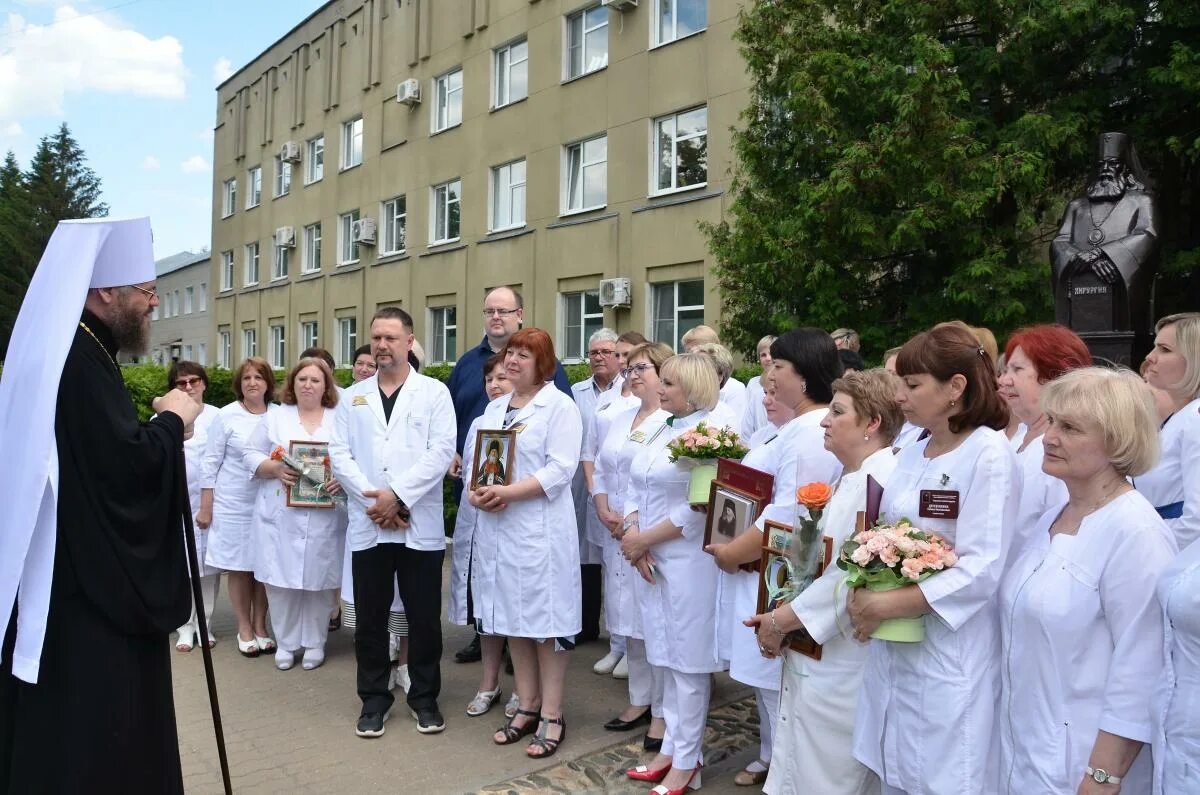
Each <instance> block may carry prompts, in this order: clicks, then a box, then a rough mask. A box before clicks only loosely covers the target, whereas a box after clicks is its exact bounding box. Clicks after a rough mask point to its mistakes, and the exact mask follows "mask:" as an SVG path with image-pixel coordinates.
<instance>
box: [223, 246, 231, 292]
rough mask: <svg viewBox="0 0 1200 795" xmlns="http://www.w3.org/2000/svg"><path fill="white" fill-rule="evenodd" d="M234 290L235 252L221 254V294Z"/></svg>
mask: <svg viewBox="0 0 1200 795" xmlns="http://www.w3.org/2000/svg"><path fill="white" fill-rule="evenodd" d="M232 289H233V250H232V249H230V250H229V251H222V252H221V292H225V291H226V290H232Z"/></svg>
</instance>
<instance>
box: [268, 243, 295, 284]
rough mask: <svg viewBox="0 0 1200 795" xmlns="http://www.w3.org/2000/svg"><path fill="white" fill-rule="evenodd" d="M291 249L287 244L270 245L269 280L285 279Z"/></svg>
mask: <svg viewBox="0 0 1200 795" xmlns="http://www.w3.org/2000/svg"><path fill="white" fill-rule="evenodd" d="M290 258H291V249H289V248H288V247H287V246H271V280H272V281H274V280H275V279H286V278H287V275H288V260H289V259H290Z"/></svg>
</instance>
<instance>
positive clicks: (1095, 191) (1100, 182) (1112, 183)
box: [1087, 177, 1125, 199]
mask: <svg viewBox="0 0 1200 795" xmlns="http://www.w3.org/2000/svg"><path fill="white" fill-rule="evenodd" d="M1087 195H1088V198H1089V199H1119V198H1121V197H1122V196H1124V195H1125V183H1124V182H1123V181H1122V180H1121V179H1120V178H1119V177H1097V178H1096V179H1095V181H1094V182H1092V184H1091V185H1088V188H1087Z"/></svg>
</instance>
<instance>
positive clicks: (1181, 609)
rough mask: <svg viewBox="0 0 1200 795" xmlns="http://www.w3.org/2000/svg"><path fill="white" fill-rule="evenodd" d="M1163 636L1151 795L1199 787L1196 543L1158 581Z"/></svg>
mask: <svg viewBox="0 0 1200 795" xmlns="http://www.w3.org/2000/svg"><path fill="white" fill-rule="evenodd" d="M1158 602H1159V604H1160V605H1161V606H1162V611H1163V632H1164V634H1165V636H1166V637H1165V640H1164V649H1165V652H1166V653H1165V654H1164V655H1163V656H1164V660H1163V663H1164V664H1163V675H1162V676H1161V677H1160V678H1159V682H1158V688H1157V692H1156V695H1155V700H1154V712H1153V718H1154V740H1153V742H1154V795H1171V793H1176V792H1191V791H1193V790H1195V789H1196V787H1197V784H1198V783H1200V541H1193V542H1192V544H1191V546H1189V547H1188V548H1187V549H1185V550H1183V551H1182V552H1180V553H1179V555H1178V556H1177V557H1176V558H1175V560H1174V562H1172V563H1171V565H1170V566H1169V567H1168V568H1167V570H1166V571H1165V572H1164V573H1163V575H1162V577H1160V578H1159V581H1158Z"/></svg>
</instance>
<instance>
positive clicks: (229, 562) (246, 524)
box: [197, 503, 254, 571]
mask: <svg viewBox="0 0 1200 795" xmlns="http://www.w3.org/2000/svg"><path fill="white" fill-rule="evenodd" d="M253 516H254V504H253V503H251V504H249V505H247V506H246V512H245V514H234V513H224V512H222V513H217V512H216V511H213V520H212V524H211V525H210V526H209V528H208V538H207V539H206V543H205V551H204V562H205V563H206V564H207V565H208V566H210V567H212V568H213V569H217V570H220V571H254V540H253V533H252V532H251V530H252V527H251V519H252V518H253ZM198 541H199V539H197V542H198Z"/></svg>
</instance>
